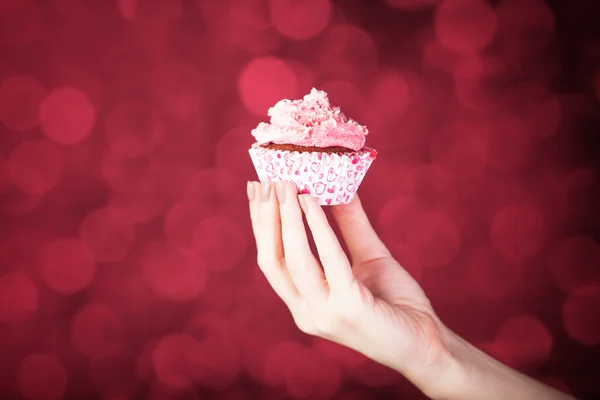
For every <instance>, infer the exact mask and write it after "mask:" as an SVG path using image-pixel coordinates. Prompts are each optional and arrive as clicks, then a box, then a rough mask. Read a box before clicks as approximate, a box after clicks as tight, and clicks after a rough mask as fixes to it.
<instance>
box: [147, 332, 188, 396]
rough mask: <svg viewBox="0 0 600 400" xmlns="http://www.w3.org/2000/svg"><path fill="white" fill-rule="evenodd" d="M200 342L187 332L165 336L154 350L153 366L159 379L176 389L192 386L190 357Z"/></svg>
mask: <svg viewBox="0 0 600 400" xmlns="http://www.w3.org/2000/svg"><path fill="white" fill-rule="evenodd" d="M197 345H198V342H197V341H196V340H195V339H194V338H193V337H191V336H190V335H188V334H187V333H173V334H170V335H167V336H165V337H163V338H162V339H161V340H160V341H159V342H158V343H157V344H156V347H155V348H154V351H153V352H152V367H153V368H154V372H155V373H156V375H157V377H158V379H159V381H160V382H161V383H162V384H164V385H166V386H168V387H170V388H174V389H185V388H188V387H190V386H192V384H193V382H192V380H191V378H190V376H189V373H190V370H189V363H188V358H189V355H190V352H191V351H193V349H194V348H195V347H196V346H197Z"/></svg>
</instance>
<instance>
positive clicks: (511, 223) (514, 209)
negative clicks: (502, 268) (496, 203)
mask: <svg viewBox="0 0 600 400" xmlns="http://www.w3.org/2000/svg"><path fill="white" fill-rule="evenodd" d="M546 231H547V226H546V218H545V217H544V214H543V213H542V210H541V209H540V208H539V207H538V206H534V205H528V204H520V205H507V206H504V207H502V208H501V209H500V210H499V211H498V212H497V213H496V214H495V215H494V217H493V219H492V221H491V238H492V244H493V246H494V248H495V249H496V250H497V251H498V252H500V254H502V255H503V256H505V257H506V258H508V259H509V260H512V261H517V262H518V261H525V260H527V259H529V258H531V257H533V256H535V255H536V254H538V253H539V251H540V250H541V249H542V245H543V244H544V241H545V239H546V233H547V232H546Z"/></svg>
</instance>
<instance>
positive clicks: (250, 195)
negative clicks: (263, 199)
mask: <svg viewBox="0 0 600 400" xmlns="http://www.w3.org/2000/svg"><path fill="white" fill-rule="evenodd" d="M246 191H247V193H248V200H249V201H252V200H254V185H253V184H252V182H250V181H248V185H247V186H246Z"/></svg>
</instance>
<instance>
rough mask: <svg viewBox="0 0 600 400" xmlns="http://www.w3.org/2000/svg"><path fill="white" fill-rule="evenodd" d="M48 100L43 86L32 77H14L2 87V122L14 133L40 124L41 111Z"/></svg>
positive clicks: (0, 99)
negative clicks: (43, 102) (41, 107)
mask: <svg viewBox="0 0 600 400" xmlns="http://www.w3.org/2000/svg"><path fill="white" fill-rule="evenodd" d="M45 98H46V90H45V89H44V87H43V86H42V84H41V83H40V82H39V81H38V80H37V79H35V78H33V77H31V76H14V77H11V78H8V79H6V80H4V81H3V82H2V84H1V85H0V122H2V123H3V124H4V125H6V126H7V127H8V128H9V129H12V130H14V131H27V130H30V129H33V128H35V127H36V126H37V125H38V124H39V122H40V121H39V110H40V106H41V104H42V101H43V100H44V99H45Z"/></svg>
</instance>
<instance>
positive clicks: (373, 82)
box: [0, 0, 600, 400]
mask: <svg viewBox="0 0 600 400" xmlns="http://www.w3.org/2000/svg"><path fill="white" fill-rule="evenodd" d="M598 15H600V3H599V2H598V1H595V0H590V1H584V0H579V1H558V0H556V1H544V0H497V1H489V2H488V1H485V0H385V1H383V0H381V1H376V0H339V1H334V0H331V1H330V0H303V1H296V0H219V1H216V0H215V1H213V0H108V1H84V0H50V1H34V0H0V397H1V398H26V399H83V398H86V399H92V398H94V399H103V400H124V399H157V400H158V399H243V400H245V399H255V398H256V399H287V398H294V399H319V398H323V399H325V398H335V399H367V400H368V399H375V398H410V399H418V398H421V395H420V394H419V393H418V391H417V390H416V389H415V388H414V387H412V386H411V385H410V384H409V383H408V382H407V381H405V380H404V378H402V377H401V376H399V375H398V374H396V373H395V372H393V371H390V370H388V369H386V368H384V367H381V366H379V365H377V364H375V363H373V362H371V361H369V360H367V359H365V358H364V357H362V356H360V355H358V354H356V353H354V352H352V351H350V350H348V349H345V348H342V347H340V346H337V345H335V344H332V343H330V342H327V341H324V340H320V339H315V338H311V337H308V336H306V335H304V334H302V333H300V332H299V331H298V330H297V329H296V328H295V326H294V324H293V321H292V318H291V316H290V314H289V312H288V311H287V310H286V309H285V307H284V305H283V304H282V303H281V302H280V301H279V300H278V299H277V298H276V296H275V295H274V294H273V292H272V291H271V290H270V288H269V287H268V285H267V283H266V280H265V279H264V277H263V276H262V275H261V273H260V271H259V270H258V268H257V266H256V262H255V258H256V254H255V249H254V244H253V238H252V235H251V230H250V224H249V217H248V213H247V204H246V199H245V181H247V180H255V179H256V175H255V173H254V170H253V167H252V165H251V162H250V159H249V157H248V154H247V149H248V147H249V146H250V144H251V143H252V137H251V135H250V130H251V129H252V128H253V127H255V126H256V124H257V123H258V122H260V121H262V120H265V119H266V110H267V108H268V107H269V106H271V105H273V104H274V103H275V102H276V101H278V100H279V99H281V98H298V97H300V96H302V95H304V94H305V93H307V92H308V91H309V90H310V89H311V88H312V87H313V86H315V87H318V88H321V89H324V90H326V91H327V92H328V93H329V95H330V98H331V100H332V102H333V103H334V104H336V105H340V106H341V107H342V109H343V110H344V111H345V112H346V113H347V114H348V115H349V116H350V117H352V118H354V119H356V120H358V121H359V122H361V123H362V124H365V125H367V126H368V127H369V128H370V131H371V133H370V135H369V137H368V144H369V145H370V146H372V147H374V148H376V149H377V150H378V151H379V157H378V159H377V161H376V162H375V163H374V165H373V167H372V169H371V171H369V173H368V175H367V177H366V179H365V181H364V183H363V185H362V186H361V189H360V194H361V197H362V199H363V203H364V205H365V208H366V209H367V212H368V213H369V215H370V216H371V218H372V220H373V223H374V225H375V227H376V229H377V230H378V232H379V233H380V234H381V236H382V237H383V238H384V239H385V241H386V243H387V244H388V245H389V247H390V249H391V250H392V251H393V253H394V254H395V256H396V257H397V258H398V259H399V260H400V261H401V262H402V263H403V265H405V267H406V269H407V270H409V271H410V272H411V273H412V274H413V276H415V278H417V279H418V281H419V282H420V283H421V284H422V286H423V287H424V289H425V291H426V293H427V294H428V295H429V296H430V298H431V300H432V302H433V304H434V307H435V308H436V310H437V311H438V313H439V314H440V316H441V318H442V320H443V321H445V322H446V324H447V325H448V326H449V327H450V328H452V329H453V330H455V331H456V332H458V333H459V334H461V335H462V336H464V337H465V338H466V339H467V340H469V341H471V342H473V343H475V344H476V345H477V346H479V347H480V348H482V349H483V350H485V351H487V352H489V353H490V354H492V355H494V356H495V357H498V358H499V359H500V360H502V361H503V362H505V363H507V364H508V365H510V366H513V367H515V368H518V369H519V370H521V371H524V372H525V373H527V374H530V375H532V376H534V377H536V378H538V379H541V380H543V381H545V382H547V383H549V384H551V385H554V386H556V387H558V388H560V389H561V390H565V391H568V392H571V393H573V394H575V395H577V396H579V397H580V398H599V397H600V385H599V383H598V379H597V378H598V376H600V348H599V344H600V322H599V321H600V244H599V242H598V241H599V238H600V236H599V232H600V207H599V205H600V189H599V181H598V171H599V169H598V163H597V161H596V159H595V157H596V155H597V153H596V150H597V149H598V147H599V144H600V141H599V139H598V132H600V112H599V110H600V109H599V106H600V104H599V100H600V30H599V25H598V24H597V16H598Z"/></svg>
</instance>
